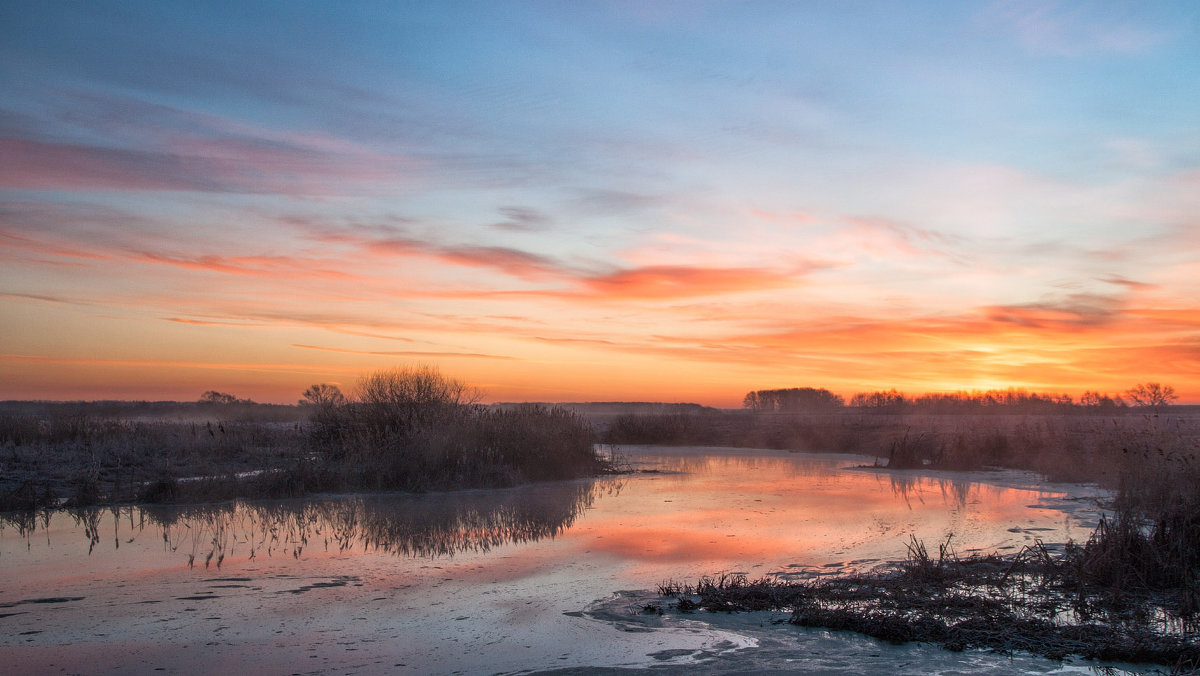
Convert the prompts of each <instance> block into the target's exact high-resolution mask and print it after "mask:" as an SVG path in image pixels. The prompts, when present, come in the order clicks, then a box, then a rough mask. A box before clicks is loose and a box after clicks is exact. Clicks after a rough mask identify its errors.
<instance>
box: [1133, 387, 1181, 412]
mask: <svg viewBox="0 0 1200 676" xmlns="http://www.w3.org/2000/svg"><path fill="white" fill-rule="evenodd" d="M1125 396H1126V397H1128V398H1129V400H1130V401H1132V402H1133V405H1134V406H1144V407H1148V408H1152V409H1154V410H1155V411H1159V410H1162V409H1163V408H1164V407H1166V406H1168V405H1170V403H1171V402H1172V401H1175V400H1176V399H1178V398H1179V396H1178V395H1176V394H1175V388H1174V387H1171V386H1170V385H1163V384H1161V383H1138V384H1137V385H1135V386H1133V387H1131V388H1129V389H1128V390H1126V391H1125Z"/></svg>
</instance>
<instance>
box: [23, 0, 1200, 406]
mask: <svg viewBox="0 0 1200 676" xmlns="http://www.w3.org/2000/svg"><path fill="white" fill-rule="evenodd" d="M0 92H3V93H0V261H2V263H0V319H2V321H3V325H4V330H3V332H0V399H87V400H91V399H151V400H155V399H175V400H194V399H196V398H197V397H198V396H199V395H200V394H201V393H202V392H204V391H206V390H214V389H215V390H219V391H223V392H230V393H233V394H235V395H237V396H239V397H248V398H252V399H254V400H256V401H264V402H282V403H292V402H295V401H296V400H297V399H298V398H299V396H300V393H301V392H302V391H303V390H304V388H305V387H307V386H309V385H311V384H314V383H319V382H326V383H335V384H338V385H340V386H342V387H343V388H344V389H349V388H352V387H353V385H354V383H355V381H356V380H357V379H358V378H359V377H360V376H362V375H365V374H368V373H370V372H373V371H376V370H379V369H383V368H389V367H394V366H405V365H414V364H431V365H436V366H437V367H438V368H440V369H441V370H442V371H443V372H445V373H447V374H449V375H452V376H455V377H458V378H461V379H463V380H465V381H467V382H468V383H470V384H471V385H474V386H475V387H477V388H479V389H480V390H481V391H482V392H483V393H484V398H485V401H616V400H636V401H691V402H697V403H702V404H706V405H712V406H721V407H736V406H739V405H740V404H741V401H742V396H743V395H744V394H745V393H746V392H747V391H750V390H755V389H764V388H777V387H805V386H809V387H824V388H828V389H830V390H832V391H834V392H836V393H839V394H842V395H844V396H846V397H849V396H850V395H852V394H853V393H855V392H866V391H874V390H879V389H890V388H896V389H898V390H901V391H905V392H908V393H910V394H919V393H925V392H943V391H956V390H986V389H1005V388H1010V387H1013V388H1023V389H1027V390H1033V391H1038V392H1052V393H1067V394H1070V395H1072V396H1075V397H1078V396H1079V395H1080V394H1081V393H1082V392H1083V391H1085V390H1095V391H1100V392H1107V393H1113V394H1116V393H1120V392H1122V391H1124V390H1125V389H1127V388H1129V387H1131V386H1133V385H1134V384H1136V383H1140V382H1161V383H1167V384H1170V385H1172V386H1173V387H1174V388H1175V391H1176V392H1177V393H1178V395H1179V401H1180V403H1200V6H1197V5H1195V4H1194V3H1191V2H1183V1H1179V2H1148V3H1122V2H1088V3H1083V2H1080V3H1075V2H1026V1H1022V0H996V1H994V2H968V3H955V4H949V5H947V4H945V3H873V2H868V3H853V4H846V3H816V2H813V3H768V2H761V3H760V2H749V3H741V2H738V3H733V2H678V3H677V2H654V3H643V2H572V3H554V2H520V3H517V2H511V3H493V2H478V3H476V2H453V3H445V2H401V3H390V2H387V3H382V2H381V3H369V2H364V3H352V4H341V3H330V4H328V5H320V4H315V5H314V4H299V3H255V4H253V5H252V6H246V5H244V4H242V3H198V4H189V3H174V2H134V3H119V4H118V3H108V2H96V3H82V4H78V5H66V4H59V3H39V2H25V1H18V2H9V3H5V5H4V6H3V8H0Z"/></svg>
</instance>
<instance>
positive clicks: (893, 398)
mask: <svg viewBox="0 0 1200 676" xmlns="http://www.w3.org/2000/svg"><path fill="white" fill-rule="evenodd" d="M908 403H909V402H908V400H907V399H906V398H905V396H904V394H903V393H901V392H897V391H896V388H892V389H891V390H888V391H886V392H884V391H879V392H859V393H858V394H855V395H854V396H853V397H851V398H850V405H851V406H855V407H857V408H867V409H873V410H876V411H887V412H895V411H899V410H901V409H903V408H904V407H905V405H907V404H908Z"/></svg>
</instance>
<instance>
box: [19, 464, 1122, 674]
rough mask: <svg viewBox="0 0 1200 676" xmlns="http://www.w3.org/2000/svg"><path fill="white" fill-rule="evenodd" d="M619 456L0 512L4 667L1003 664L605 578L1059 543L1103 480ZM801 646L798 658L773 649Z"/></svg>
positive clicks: (1088, 515)
mask: <svg viewBox="0 0 1200 676" xmlns="http://www.w3.org/2000/svg"><path fill="white" fill-rule="evenodd" d="M621 452H622V453H624V454H625V455H626V457H627V458H628V459H629V462H630V463H631V465H632V466H633V467H634V468H636V469H638V470H641V471H639V472H637V473H633V474H627V475H623V476H620V477H615V478H609V479H603V480H595V481H591V480H588V481H575V482H561V483H550V484H539V485H533V486H525V487H520V488H515V489H511V490H502V491H460V492H453V493H441V494H427V495H384V496H379V495H372V496H326V497H322V498H319V499H311V500H295V501H282V502H280V501H274V502H239V503H236V504H225V505H216V506H203V507H191V508H164V507H155V508H145V509H138V508H123V509H118V510H112V509H105V510H90V511H78V512H73V513H71V512H55V513H51V514H47V515H40V516H38V517H37V518H36V519H33V520H31V521H22V520H20V519H9V520H7V521H6V523H5V525H4V528H3V531H2V532H0V571H2V572H3V580H4V582H3V584H2V587H0V628H2V629H3V631H4V633H3V638H0V641H3V646H4V649H5V652H6V655H8V656H9V657H8V659H9V660H10V661H11V663H12V664H14V665H15V666H20V667H21V668H22V669H25V670H34V671H47V670H55V671H57V670H59V669H60V668H65V669H66V670H68V671H72V670H81V671H86V672H89V673H91V672H103V671H111V670H120V669H126V670H129V669H132V670H137V671H149V670H153V669H155V668H165V669H168V670H171V671H182V672H197V673H202V672H213V671H216V670H218V669H232V670H237V671H244V670H247V669H251V668H258V669H262V670H264V671H265V672H266V673H276V672H287V673H291V672H336V673H343V672H360V673H372V672H385V671H386V672H413V673H418V672H419V673H452V672H454V671H467V672H472V673H474V672H487V673H494V672H523V671H530V670H545V669H556V668H582V667H599V666H604V667H644V666H650V665H654V666H658V667H661V668H666V669H668V670H672V669H680V670H686V669H688V668H690V667H689V666H688V665H689V664H691V663H694V662H695V661H697V660H700V661H703V662H705V663H707V664H709V665H710V666H712V667H713V668H717V669H723V668H727V667H729V666H730V665H739V664H740V665H742V666H747V665H750V664H755V663H759V666H760V667H762V666H764V665H770V664H775V665H776V666H779V667H780V668H785V667H786V668H821V669H825V670H831V671H837V670H838V669H839V668H842V667H838V666H837V665H839V664H840V665H844V668H845V669H846V671H847V672H853V671H855V670H857V669H865V668H879V669H886V670H888V671H893V672H896V673H905V668H903V667H902V666H901V665H903V664H907V665H909V667H911V669H910V672H911V673H924V672H928V671H929V670H930V669H934V670H938V669H941V670H955V671H959V672H968V673H971V672H973V673H987V672H990V671H995V672H997V673H1001V672H1007V673H1011V669H1012V668H1013V665H1014V663H1013V662H1010V661H1006V660H1003V659H998V658H995V657H992V656H987V655H982V654H973V653H969V654H954V653H947V652H945V651H941V650H940V649H936V648H931V647H927V646H926V647H922V646H910V647H907V648H898V647H894V646H887V645H883V644H879V643H878V642H875V641H873V640H871V639H866V638H862V637H857V636H854V635H843V634H830V633H829V632H818V631H812V630H802V629H798V628H795V627H790V626H770V625H769V619H770V618H763V617H760V616H758V615H753V616H742V617H738V618H717V617H702V616H694V617H670V616H668V617H666V618H648V617H645V616H641V615H637V614H636V611H637V609H638V608H639V607H640V604H642V603H643V602H644V600H645V599H646V598H648V597H647V595H646V594H645V593H644V592H632V593H624V594H617V592H619V591H622V590H648V589H652V588H653V587H654V586H655V585H657V584H658V583H659V582H661V581H664V580H668V579H677V580H680V579H682V580H692V579H694V578H696V577H698V576H700V575H704V574H712V573H719V572H743V573H746V574H749V575H751V576H760V575H790V576H804V575H813V574H818V573H827V572H835V571H839V570H845V569H849V568H869V567H871V566H873V565H876V564H878V563H879V562H880V561H884V560H890V559H896V558H903V556H904V555H905V552H906V546H907V544H908V543H909V542H910V538H911V537H916V538H918V539H920V540H923V541H925V542H926V543H927V544H929V545H931V546H932V545H933V544H934V543H938V542H944V541H945V540H946V539H947V538H948V537H949V538H950V542H951V544H952V545H953V546H954V548H955V549H956V550H957V551H958V552H960V553H967V552H970V551H976V550H984V551H992V550H1005V549H1013V548H1016V547H1020V546H1023V545H1024V544H1028V543H1031V542H1033V541H1034V540H1035V539H1041V540H1044V541H1046V542H1064V541H1066V540H1067V539H1075V540H1077V541H1078V540H1082V539H1084V538H1086V536H1087V535H1088V534H1089V533H1090V531H1091V529H1092V528H1093V527H1094V523H1095V520H1096V518H1097V509H1096V506H1095V504H1096V502H1095V501H1096V498H1097V497H1098V496H1099V495H1100V494H1099V492H1098V491H1095V490H1091V489H1086V488H1084V487H1079V486H1052V487H1038V486H1036V485H1035V482H1034V478H1033V477H1032V476H1031V475H1026V474H1021V473H1014V472H980V473H924V474H923V473H918V472H888V471H882V470H875V469H870V468H863V467H861V466H862V465H864V464H865V465H869V464H870V463H871V462H872V459H870V458H864V457H858V456H846V455H812V454H790V453H786V452H774V451H761V450H745V449H711V448H704V449H699V448H679V449H666V448H656V447H635V448H623V449H621ZM803 655H810V658H808V659H810V662H803V661H802V662H799V663H797V662H794V661H790V662H789V661H788V660H794V659H800V658H801V657H800V656H803ZM818 656H819V658H820V659H821V660H824V661H823V662H821V663H820V664H819V665H818V664H817V663H816V662H812V661H811V660H815V659H818ZM781 660H782V662H781ZM756 661H757V662H756ZM1022 664H1023V665H1024V666H1023V667H1022V668H1023V669H1026V670H1029V671H1032V672H1046V671H1053V670H1058V669H1061V668H1063V667H1062V666H1061V665H1057V664H1055V663H1051V662H1046V661H1041V660H1035V659H1028V660H1025V662H1022ZM722 665H724V666H722ZM805 665H807V666H805ZM872 665H874V666H872Z"/></svg>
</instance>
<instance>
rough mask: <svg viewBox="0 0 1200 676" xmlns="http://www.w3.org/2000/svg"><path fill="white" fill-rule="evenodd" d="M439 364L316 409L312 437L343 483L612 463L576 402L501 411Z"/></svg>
mask: <svg viewBox="0 0 1200 676" xmlns="http://www.w3.org/2000/svg"><path fill="white" fill-rule="evenodd" d="M477 399H478V395H477V394H476V393H475V392H473V391H472V390H471V389H470V388H469V387H467V386H466V384H464V383H463V382H461V381H458V380H455V379H453V378H449V377H446V376H444V375H442V374H441V373H440V372H439V371H437V370H436V369H434V368H431V367H415V368H399V369H392V370H388V371H380V372H377V373H374V374H371V375H369V376H366V377H365V378H363V379H362V380H361V381H360V382H359V384H358V387H357V388H356V390H355V392H354V393H353V395H352V396H350V397H348V398H346V399H345V400H344V401H343V402H341V403H327V404H325V405H323V406H321V407H319V408H318V409H317V410H316V411H315V412H314V414H313V423H312V428H311V434H310V441H311V443H312V446H313V449H314V451H315V452H316V453H317V457H318V458H319V459H320V461H321V463H322V470H323V472H324V474H325V477H324V483H326V484H328V485H330V486H331V487H334V488H336V489H340V490H353V489H400V490H429V489H437V488H451V487H466V486H476V487H482V486H509V485H513V484H517V483H521V482H524V481H537V480H546V479H571V478H578V477H583V476H591V475H595V474H597V473H599V472H601V471H604V470H605V469H606V463H605V461H603V460H601V459H600V458H599V456H597V454H596V452H595V449H594V445H593V441H594V433H593V431H592V429H591V426H590V425H589V424H588V423H587V422H586V421H585V420H584V419H583V418H582V417H580V416H579V415H577V414H575V413H573V412H571V411H568V410H566V409H562V408H557V407H548V406H542V405H537V404H528V405H521V406H517V407H515V408H511V409H493V408H488V407H486V406H481V405H478V404H477V403H476V401H477Z"/></svg>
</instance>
